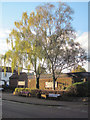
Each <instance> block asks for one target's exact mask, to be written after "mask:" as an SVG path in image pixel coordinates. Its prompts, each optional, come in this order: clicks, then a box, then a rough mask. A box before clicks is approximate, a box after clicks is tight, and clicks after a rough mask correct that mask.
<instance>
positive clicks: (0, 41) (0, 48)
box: [0, 29, 11, 54]
mask: <svg viewBox="0 0 90 120" xmlns="http://www.w3.org/2000/svg"><path fill="white" fill-rule="evenodd" d="M10 32H11V31H10V30H8V29H0V54H4V53H5V52H6V51H7V50H8V49H10V45H7V43H6V38H8V36H9V33H10Z"/></svg>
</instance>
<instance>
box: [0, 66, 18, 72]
mask: <svg viewBox="0 0 90 120" xmlns="http://www.w3.org/2000/svg"><path fill="white" fill-rule="evenodd" d="M3 67H4V66H2V67H0V71H2V72H4V68H3ZM6 72H11V73H12V69H11V67H6ZM14 72H16V70H14Z"/></svg>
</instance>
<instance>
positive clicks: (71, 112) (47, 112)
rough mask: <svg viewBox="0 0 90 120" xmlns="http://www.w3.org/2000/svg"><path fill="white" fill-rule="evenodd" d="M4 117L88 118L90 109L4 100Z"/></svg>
mask: <svg viewBox="0 0 90 120" xmlns="http://www.w3.org/2000/svg"><path fill="white" fill-rule="evenodd" d="M2 117H3V118H88V109H87V107H86V108H85V109H81V108H80V107H79V108H75V109H74V108H72V107H65V106H40V105H31V104H25V103H18V102H12V101H7V100H3V101H2Z"/></svg>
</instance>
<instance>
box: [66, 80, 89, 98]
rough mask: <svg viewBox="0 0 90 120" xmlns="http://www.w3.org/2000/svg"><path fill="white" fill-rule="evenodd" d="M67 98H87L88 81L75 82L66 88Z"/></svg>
mask: <svg viewBox="0 0 90 120" xmlns="http://www.w3.org/2000/svg"><path fill="white" fill-rule="evenodd" d="M65 95H67V96H77V97H88V96H90V95H89V91H88V81H87V82H77V83H74V84H72V85H71V86H69V87H68V88H66V94H65Z"/></svg>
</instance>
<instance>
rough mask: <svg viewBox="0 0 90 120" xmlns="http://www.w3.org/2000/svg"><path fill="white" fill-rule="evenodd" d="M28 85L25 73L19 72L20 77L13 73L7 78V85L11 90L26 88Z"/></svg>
mask: <svg viewBox="0 0 90 120" xmlns="http://www.w3.org/2000/svg"><path fill="white" fill-rule="evenodd" d="M27 84H28V77H27V74H26V73H25V72H21V73H20V75H18V73H14V74H13V75H12V76H10V77H9V85H10V87H11V88H16V87H21V88H24V87H27Z"/></svg>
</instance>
